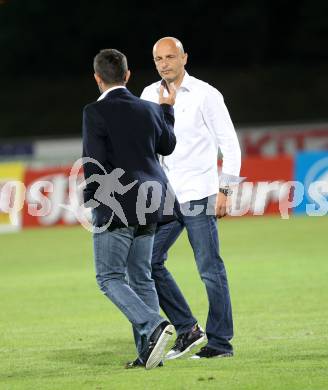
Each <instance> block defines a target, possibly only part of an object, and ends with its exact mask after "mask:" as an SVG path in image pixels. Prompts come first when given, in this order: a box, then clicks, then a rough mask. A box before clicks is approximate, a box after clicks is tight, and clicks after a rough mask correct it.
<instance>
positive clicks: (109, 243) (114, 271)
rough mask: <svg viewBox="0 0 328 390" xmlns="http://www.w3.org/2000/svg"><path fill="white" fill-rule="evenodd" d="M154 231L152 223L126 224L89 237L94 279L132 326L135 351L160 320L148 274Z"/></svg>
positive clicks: (156, 300)
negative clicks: (136, 340) (91, 239)
mask: <svg viewBox="0 0 328 390" xmlns="http://www.w3.org/2000/svg"><path fill="white" fill-rule="evenodd" d="M149 227H150V228H149ZM154 232H155V229H154V228H152V225H149V226H148V229H147V228H142V229H140V227H138V226H129V227H124V228H117V229H114V230H111V231H109V230H105V231H104V232H102V233H96V234H94V236H93V241H94V255H95V267H96V278H97V282H98V284H99V287H100V289H101V291H103V293H104V294H105V295H106V296H107V297H108V298H109V299H110V300H111V301H112V302H113V303H114V304H115V305H116V306H117V307H118V308H119V309H120V310H121V312H122V313H123V314H124V315H125V316H126V317H127V318H128V320H129V321H130V322H131V324H132V325H133V328H134V330H135V332H136V334H137V337H138V345H137V349H138V352H139V354H140V353H141V352H142V350H143V349H144V348H145V346H146V345H147V340H148V339H149V337H150V336H151V334H152V333H153V331H154V330H155V328H156V327H157V326H158V325H159V324H160V323H161V322H163V321H164V319H163V318H162V317H161V316H160V315H159V305H158V298H157V294H156V290H155V285H154V281H153V279H152V277H151V254H152V248H153V240H154Z"/></svg>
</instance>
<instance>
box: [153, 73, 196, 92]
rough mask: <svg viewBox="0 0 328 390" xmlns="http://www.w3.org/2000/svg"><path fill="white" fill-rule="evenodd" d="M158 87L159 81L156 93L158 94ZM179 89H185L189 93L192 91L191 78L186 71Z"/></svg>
mask: <svg viewBox="0 0 328 390" xmlns="http://www.w3.org/2000/svg"><path fill="white" fill-rule="evenodd" d="M160 86H161V81H159V82H158V85H157V92H159V88H160ZM180 88H182V89H185V90H187V91H191V89H192V78H191V76H189V74H188V72H187V71H186V70H185V74H184V76H183V80H182V83H181V84H180V87H179V89H180Z"/></svg>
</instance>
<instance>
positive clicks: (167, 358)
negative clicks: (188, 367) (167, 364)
mask: <svg viewBox="0 0 328 390" xmlns="http://www.w3.org/2000/svg"><path fill="white" fill-rule="evenodd" d="M206 340H207V337H206V334H204V336H203V337H201V338H200V339H198V340H196V341H194V342H193V343H192V344H190V345H189V347H188V348H186V349H185V350H184V351H182V352H179V353H177V354H175V355H174V354H171V355H170V352H168V353H167V355H166V356H165V360H173V359H177V358H179V357H181V356H183V355H184V354H186V353H188V352H190V351H191V350H192V349H193V348H194V347H196V346H197V345H199V344H201V343H203V342H204V341H206Z"/></svg>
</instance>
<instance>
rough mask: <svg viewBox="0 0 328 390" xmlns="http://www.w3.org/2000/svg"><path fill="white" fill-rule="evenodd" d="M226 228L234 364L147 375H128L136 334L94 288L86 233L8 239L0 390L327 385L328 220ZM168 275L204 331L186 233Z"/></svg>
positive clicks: (2, 264) (3, 258) (32, 233)
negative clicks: (179, 288)
mask: <svg viewBox="0 0 328 390" xmlns="http://www.w3.org/2000/svg"><path fill="white" fill-rule="evenodd" d="M219 229H220V238H221V247H222V255H223V257H224V259H225V262H226V267H227V271H228V274H229V281H230V289H231V295H232V303H233V310H234V320H235V337H234V340H233V343H234V347H235V357H233V358H227V359H209V360H206V361H203V360H202V361H192V360H190V359H188V356H187V357H186V358H182V359H177V360H174V361H169V362H166V363H165V366H164V367H163V368H156V369H154V370H151V371H146V370H144V369H135V370H124V368H123V366H124V363H125V362H126V361H128V360H131V359H133V358H134V357H135V350H134V344H133V340H132V333H131V328H130V325H129V323H128V321H127V320H126V319H125V318H124V317H123V315H121V314H120V312H119V311H118V310H117V309H116V308H115V307H114V306H113V305H112V304H111V303H110V302H109V301H108V300H107V299H106V298H105V297H104V296H103V295H102V294H101V292H100V291H99V290H98V287H97V285H96V282H95V277H94V269H93V257H92V242H91V235H90V234H89V233H88V232H86V231H84V230H83V229H82V228H80V227H74V228H50V229H43V230H29V231H24V232H22V233H20V234H7V235H1V236H0V248H1V249H0V250H1V252H0V253H1V254H0V309H1V310H0V389H1V390H3V389H6V390H12V389H13V390H14V389H24V390H25V389H33V390H35V389H41V390H46V389H52V390H53V389H79V390H81V389H95V390H96V389H97V390H98V389H133V390H134V389H156V390H159V389H200V388H201V389H207V388H208V389H226V390H227V389H242V390H243V389H252V390H254V389H265V390H266V389H280V390H281V389H288V390H291V389H295V390H302V389H311V390H313V389H325V390H326V389H328V255H327V241H328V234H327V233H328V218H327V217H319V218H318V217H317V218H315V217H307V218H305V217H304V218H303V217H297V218H296V217H295V218H292V219H290V220H281V219H280V218H273V217H272V218H269V217H258V218H247V217H245V218H241V219H237V218H231V219H227V220H223V221H222V222H220V227H219ZM168 268H169V269H170V270H171V271H172V272H173V273H174V275H175V276H176V278H177V280H178V282H179V283H180V285H181V287H182V290H183V291H184V293H185V295H186V297H187V299H188V301H189V303H190V305H191V307H192V309H193V311H194V314H195V316H197V317H198V319H199V321H200V323H201V324H202V325H205V319H206V313H207V299H206V296H205V290H204V288H203V285H202V283H201V281H200V279H199V276H198V274H197V271H196V267H195V263H194V260H193V256H192V252H191V249H190V248H189V245H188V242H187V239H186V236H185V235H183V236H182V237H181V238H180V239H179V240H178V242H177V243H176V245H175V246H174V248H173V249H172V250H171V253H170V260H169V261H168ZM189 356H190V355H189Z"/></svg>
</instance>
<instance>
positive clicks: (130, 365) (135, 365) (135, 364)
mask: <svg viewBox="0 0 328 390" xmlns="http://www.w3.org/2000/svg"><path fill="white" fill-rule="evenodd" d="M163 366H164V364H163V361H162V360H161V361H160V362H159V364H158V366H157V367H163ZM139 367H145V365H144V363H143V362H142V361H141V360H140V359H139V358H138V357H137V358H136V360H134V361H133V362H127V363H126V364H125V368H126V369H130V368H139Z"/></svg>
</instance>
